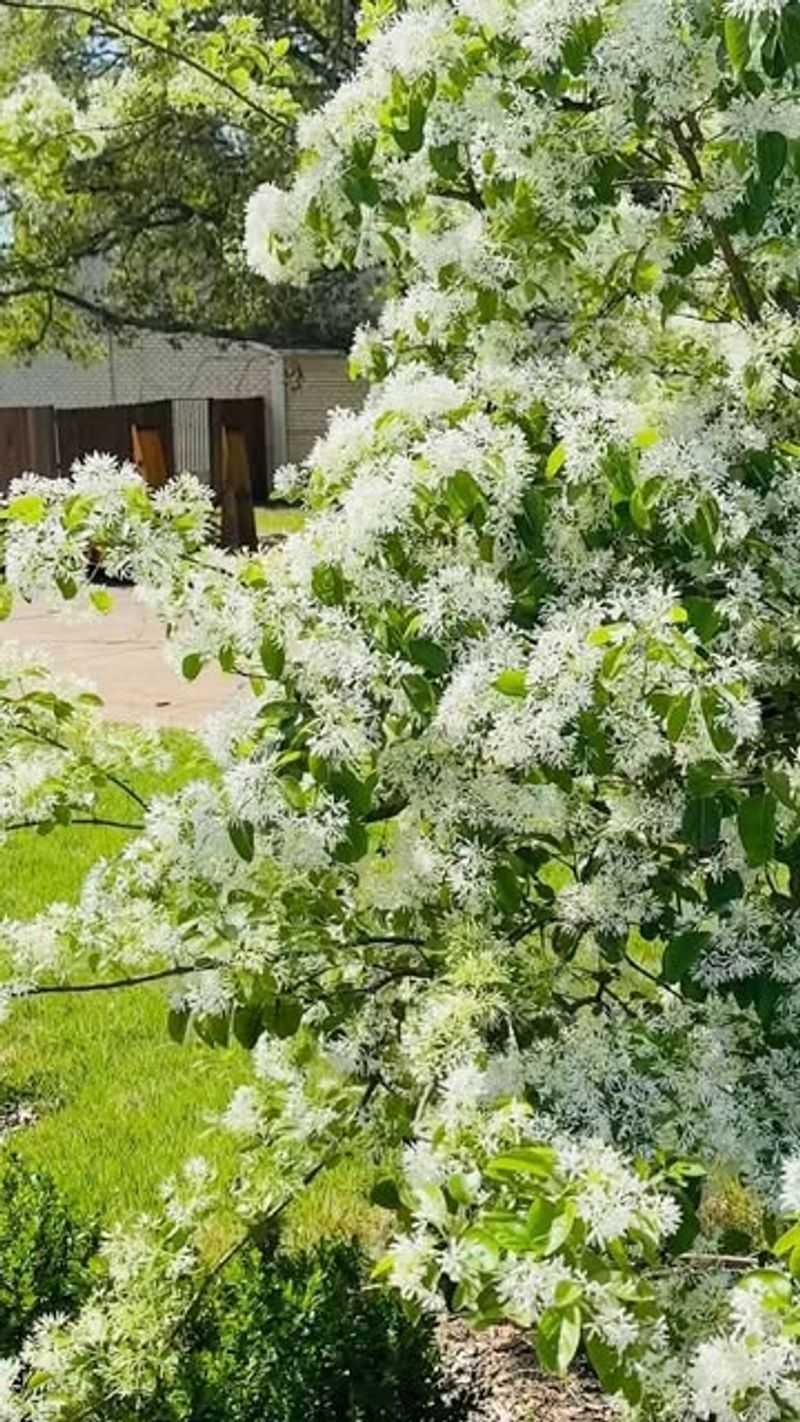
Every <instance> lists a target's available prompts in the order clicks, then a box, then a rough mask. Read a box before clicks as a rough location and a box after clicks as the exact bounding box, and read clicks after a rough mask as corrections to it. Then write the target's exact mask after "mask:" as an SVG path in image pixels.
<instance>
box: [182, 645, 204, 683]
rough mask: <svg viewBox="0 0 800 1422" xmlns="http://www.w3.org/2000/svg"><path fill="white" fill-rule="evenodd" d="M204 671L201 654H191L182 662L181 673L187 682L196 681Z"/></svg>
mask: <svg viewBox="0 0 800 1422" xmlns="http://www.w3.org/2000/svg"><path fill="white" fill-rule="evenodd" d="M202 670H203V658H202V657H201V656H200V653H199V652H189V653H188V654H187V656H185V657H184V659H183V661H182V662H181V671H182V672H183V675H184V676H185V678H186V680H187V681H196V680H197V678H198V677H199V675H200V673H201V671H202Z"/></svg>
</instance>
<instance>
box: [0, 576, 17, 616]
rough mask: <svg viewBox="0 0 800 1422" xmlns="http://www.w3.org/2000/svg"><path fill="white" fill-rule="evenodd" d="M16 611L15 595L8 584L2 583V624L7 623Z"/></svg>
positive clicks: (0, 602)
mask: <svg viewBox="0 0 800 1422" xmlns="http://www.w3.org/2000/svg"><path fill="white" fill-rule="evenodd" d="M13 610H14V594H13V592H12V591H11V588H10V587H9V586H8V583H0V622H5V621H7V619H8V618H9V617H10V616H11V613H12V612H13Z"/></svg>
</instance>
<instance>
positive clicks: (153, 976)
mask: <svg viewBox="0 0 800 1422" xmlns="http://www.w3.org/2000/svg"><path fill="white" fill-rule="evenodd" d="M221 966H222V965H221V964H220V963H216V962H209V961H208V960H207V959H205V960H203V961H202V962H199V963H182V964H180V965H178V966H177V967H174V968H162V969H160V971H159V972H156V973H141V974H140V975H139V976H138V977H135V978H114V979H112V980H111V981H109V982H96V983H54V984H52V985H45V986H43V987H32V988H26V989H24V990H23V991H22V992H20V994H19V996H20V997H68V996H70V994H73V993H87V992H115V991H116V990H117V989H119V988H131V987H142V986H143V985H144V984H146V983H158V982H163V981H164V980H165V979H166V978H185V977H188V976H189V975H190V974H191V973H208V972H213V971H214V969H215V968H219V967H221Z"/></svg>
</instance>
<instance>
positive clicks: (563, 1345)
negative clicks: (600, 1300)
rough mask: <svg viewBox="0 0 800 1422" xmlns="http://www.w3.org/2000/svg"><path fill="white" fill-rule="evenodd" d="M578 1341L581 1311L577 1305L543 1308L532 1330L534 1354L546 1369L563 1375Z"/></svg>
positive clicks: (579, 1338)
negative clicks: (563, 1307)
mask: <svg viewBox="0 0 800 1422" xmlns="http://www.w3.org/2000/svg"><path fill="white" fill-rule="evenodd" d="M580 1341H581V1311H580V1309H579V1308H578V1306H577V1304H572V1305H571V1306H570V1307H569V1308H565V1309H561V1308H546V1309H545V1311H544V1313H543V1314H542V1316H541V1318H540V1319H539V1326H538V1328H537V1330H536V1354H537V1357H538V1359H539V1362H540V1363H541V1365H542V1367H543V1368H544V1369H545V1371H546V1372H548V1373H555V1374H557V1375H558V1376H559V1377H563V1375H564V1373H566V1371H567V1369H568V1368H569V1365H570V1363H571V1362H572V1360H573V1358H574V1357H575V1354H576V1353H577V1351H578V1344H579V1343H580Z"/></svg>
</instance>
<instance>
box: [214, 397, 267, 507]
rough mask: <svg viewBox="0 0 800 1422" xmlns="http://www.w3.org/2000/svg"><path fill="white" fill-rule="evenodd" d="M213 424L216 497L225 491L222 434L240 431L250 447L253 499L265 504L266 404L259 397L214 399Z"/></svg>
mask: <svg viewBox="0 0 800 1422" xmlns="http://www.w3.org/2000/svg"><path fill="white" fill-rule="evenodd" d="M209 419H210V422H211V484H212V487H213V488H214V490H215V491H216V493H217V494H220V493H221V492H222V431H223V429H229V430H241V432H242V434H243V435H244V439H245V444H246V446H247V462H248V464H249V466H250V485H251V488H252V493H253V500H254V502H255V503H257V504H263V503H264V502H265V500H266V498H267V496H268V494H269V480H268V476H267V441H266V431H265V425H264V401H263V400H262V399H261V397H260V396H256V397H255V398H254V399H252V400H211V401H210V402H209Z"/></svg>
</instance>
